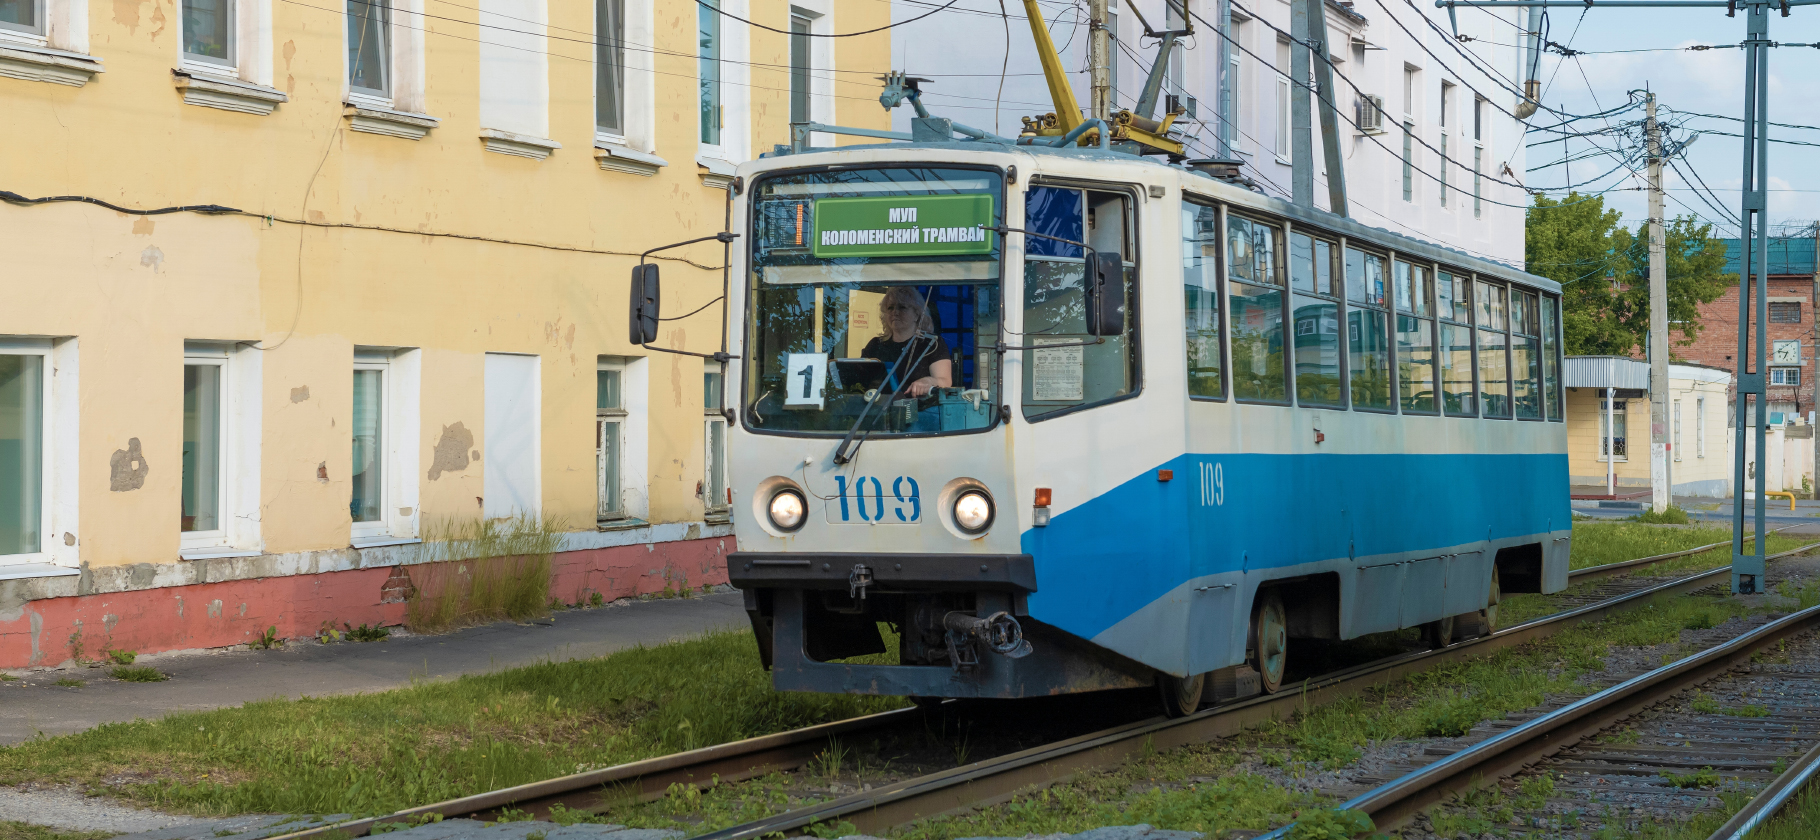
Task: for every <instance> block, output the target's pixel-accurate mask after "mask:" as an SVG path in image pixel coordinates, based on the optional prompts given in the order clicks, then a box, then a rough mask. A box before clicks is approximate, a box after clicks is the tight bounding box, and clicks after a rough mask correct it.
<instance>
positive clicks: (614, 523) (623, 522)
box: [594, 519, 651, 531]
mask: <svg viewBox="0 0 1820 840" xmlns="http://www.w3.org/2000/svg"><path fill="white" fill-rule="evenodd" d="M649 527H651V523H649V522H646V521H644V520H643V519H609V520H607V521H605V522H597V523H595V525H594V530H596V531H634V530H637V529H639V528H649Z"/></svg>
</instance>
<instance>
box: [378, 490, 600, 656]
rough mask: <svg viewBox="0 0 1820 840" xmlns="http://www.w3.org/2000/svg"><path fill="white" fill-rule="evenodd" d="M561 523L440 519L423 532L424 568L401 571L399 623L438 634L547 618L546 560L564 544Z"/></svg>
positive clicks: (538, 519)
mask: <svg viewBox="0 0 1820 840" xmlns="http://www.w3.org/2000/svg"><path fill="white" fill-rule="evenodd" d="M564 530H566V529H565V526H564V524H563V523H562V522H561V521H560V520H556V519H545V518H541V517H536V516H529V515H523V516H518V517H514V518H512V519H506V520H484V519H454V518H448V519H442V520H438V521H434V522H432V523H430V524H429V526H427V527H426V528H425V529H424V541H423V554H422V556H423V557H424V558H425V561H424V562H423V563H421V564H417V565H412V566H410V567H408V568H407V571H408V572H409V574H410V576H411V593H410V596H409V598H408V601H407V603H406V610H405V614H406V619H405V623H406V624H407V625H408V626H409V627H410V628H411V629H412V630H413V631H416V632H420V633H438V632H443V631H446V630H451V629H454V628H457V627H465V626H468V625H471V624H483V623H486V622H489V621H497V620H499V619H501V618H509V619H512V620H514V621H526V620H529V619H533V618H542V617H543V616H546V615H548V614H549V612H550V606H549V603H550V555H551V554H552V553H554V552H555V551H556V549H557V548H558V547H559V546H560V545H561V543H562V535H563V532H564Z"/></svg>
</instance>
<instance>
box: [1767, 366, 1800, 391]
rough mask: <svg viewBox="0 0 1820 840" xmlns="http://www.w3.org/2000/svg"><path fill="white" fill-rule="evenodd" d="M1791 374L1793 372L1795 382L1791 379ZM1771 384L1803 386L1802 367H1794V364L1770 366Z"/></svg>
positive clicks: (1793, 386)
mask: <svg viewBox="0 0 1820 840" xmlns="http://www.w3.org/2000/svg"><path fill="white" fill-rule="evenodd" d="M1790 374H1793V376H1794V380H1795V381H1793V382H1790V381H1789V377H1790ZM1769 384H1771V385H1784V386H1788V387H1792V388H1799V387H1801V369H1800V368H1798V367H1794V366H1792V365H1790V366H1786V367H1773V368H1770V369H1769Z"/></svg>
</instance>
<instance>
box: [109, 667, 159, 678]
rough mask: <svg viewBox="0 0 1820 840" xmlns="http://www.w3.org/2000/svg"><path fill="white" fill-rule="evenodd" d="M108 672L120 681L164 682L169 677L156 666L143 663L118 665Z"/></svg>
mask: <svg viewBox="0 0 1820 840" xmlns="http://www.w3.org/2000/svg"><path fill="white" fill-rule="evenodd" d="M110 673H111V674H112V675H113V677H114V679H117V680H120V681H122V682H164V681H165V680H168V679H170V677H169V676H166V675H165V674H163V673H162V672H160V671H159V670H158V669H157V668H152V667H149V666H145V665H140V666H137V667H133V666H127V665H120V666H118V667H116V668H114V670H113V671H112V672H110Z"/></svg>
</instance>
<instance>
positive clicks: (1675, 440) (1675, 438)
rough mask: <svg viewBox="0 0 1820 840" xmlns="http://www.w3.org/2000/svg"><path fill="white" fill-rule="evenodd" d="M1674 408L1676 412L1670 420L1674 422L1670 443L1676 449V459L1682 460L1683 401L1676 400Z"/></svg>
mask: <svg viewBox="0 0 1820 840" xmlns="http://www.w3.org/2000/svg"><path fill="white" fill-rule="evenodd" d="M1673 408H1674V413H1673V414H1672V415H1671V416H1670V417H1669V422H1670V423H1673V424H1674V426H1673V427H1672V428H1673V429H1674V431H1673V433H1671V435H1670V436H1669V444H1670V445H1671V447H1672V448H1673V449H1674V452H1675V460H1677V461H1679V460H1681V401H1680V400H1675V404H1674V407H1673Z"/></svg>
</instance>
